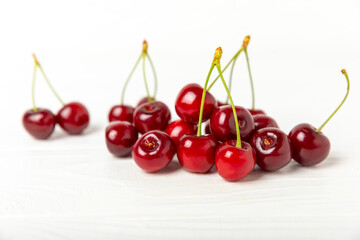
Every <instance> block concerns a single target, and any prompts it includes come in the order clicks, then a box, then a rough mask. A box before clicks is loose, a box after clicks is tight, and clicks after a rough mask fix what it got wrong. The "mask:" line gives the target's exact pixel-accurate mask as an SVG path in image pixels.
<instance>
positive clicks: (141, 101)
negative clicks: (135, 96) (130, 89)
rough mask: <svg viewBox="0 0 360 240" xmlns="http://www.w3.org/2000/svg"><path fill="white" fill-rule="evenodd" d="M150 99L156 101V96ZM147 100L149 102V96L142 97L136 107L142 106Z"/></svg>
mask: <svg viewBox="0 0 360 240" xmlns="http://www.w3.org/2000/svg"><path fill="white" fill-rule="evenodd" d="M150 100H151V101H152V102H153V101H155V98H153V97H151V98H150ZM147 102H149V98H148V97H143V98H142V99H140V101H139V102H138V104H137V105H136V107H138V106H140V105H141V104H143V103H147Z"/></svg>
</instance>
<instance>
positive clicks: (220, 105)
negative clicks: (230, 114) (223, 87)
mask: <svg viewBox="0 0 360 240" xmlns="http://www.w3.org/2000/svg"><path fill="white" fill-rule="evenodd" d="M217 104H218V107H222V106H226V105H229V104H228V103H223V102H220V101H217Z"/></svg>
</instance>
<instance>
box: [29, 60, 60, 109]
mask: <svg viewBox="0 0 360 240" xmlns="http://www.w3.org/2000/svg"><path fill="white" fill-rule="evenodd" d="M33 57H34V62H35V65H36V66H37V67H38V68H39V69H40V72H41V74H42V76H43V77H44V79H45V81H46V83H47V85H48V86H49V88H50V90H51V91H52V93H53V94H54V95H55V97H56V98H57V100H58V101H59V102H60V103H61V104H62V105H63V106H64V105H65V103H64V101H63V100H62V99H61V98H60V96H59V94H57V92H56V91H55V89H54V87H53V86H52V85H51V83H50V81H49V79H48V78H47V76H46V74H45V72H44V69H43V68H42V66H41V64H40V63H39V61H38V60H37V58H36V56H35V54H33Z"/></svg>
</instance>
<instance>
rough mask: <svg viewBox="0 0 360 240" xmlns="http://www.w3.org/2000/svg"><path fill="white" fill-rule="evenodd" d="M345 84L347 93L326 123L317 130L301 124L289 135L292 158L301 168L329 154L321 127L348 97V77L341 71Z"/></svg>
mask: <svg viewBox="0 0 360 240" xmlns="http://www.w3.org/2000/svg"><path fill="white" fill-rule="evenodd" d="M341 72H342V74H344V76H345V78H346V82H347V91H346V94H345V97H344V98H343V100H342V101H341V103H340V105H339V106H338V107H337V108H336V109H335V111H334V112H333V113H332V114H331V115H330V116H329V117H328V118H327V119H326V121H325V122H324V123H323V124H322V125H321V126H320V127H319V128H318V129H316V128H315V127H313V126H311V125H310V124H307V123H303V124H299V125H297V126H295V127H294V128H293V129H292V130H291V131H290V133H289V137H290V141H291V144H292V149H293V158H294V160H295V161H297V162H298V163H300V164H301V165H303V166H312V165H315V164H318V163H320V162H322V161H323V160H325V159H326V158H327V156H328V155H329V152H330V141H329V139H328V138H327V137H326V136H325V135H324V134H323V133H322V132H321V130H322V129H323V127H324V126H325V125H326V124H327V123H328V122H329V121H330V119H331V118H332V117H333V116H334V115H335V114H336V112H337V111H338V110H339V109H340V108H341V106H342V105H343V104H344V102H345V100H346V99H347V96H348V95H349V90H350V82H349V76H348V74H347V72H346V70H345V69H342V70H341Z"/></svg>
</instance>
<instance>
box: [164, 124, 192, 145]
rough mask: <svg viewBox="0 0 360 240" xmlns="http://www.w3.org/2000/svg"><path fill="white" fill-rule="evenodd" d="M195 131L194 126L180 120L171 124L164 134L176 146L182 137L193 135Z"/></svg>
mask: <svg viewBox="0 0 360 240" xmlns="http://www.w3.org/2000/svg"><path fill="white" fill-rule="evenodd" d="M196 131H197V126H196V125H193V124H191V123H188V122H185V121H184V120H182V119H180V120H176V121H173V122H171V123H170V124H169V125H168V126H167V128H166V129H165V132H166V133H167V134H168V135H169V136H170V137H171V138H172V140H173V141H174V142H175V143H176V144H177V143H178V142H179V140H180V138H181V137H182V136H184V135H194V134H196Z"/></svg>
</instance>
